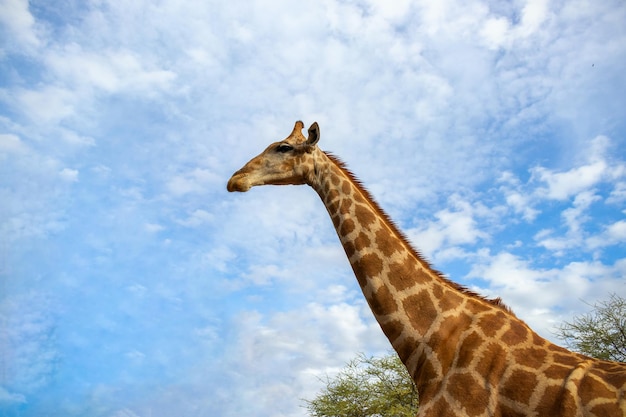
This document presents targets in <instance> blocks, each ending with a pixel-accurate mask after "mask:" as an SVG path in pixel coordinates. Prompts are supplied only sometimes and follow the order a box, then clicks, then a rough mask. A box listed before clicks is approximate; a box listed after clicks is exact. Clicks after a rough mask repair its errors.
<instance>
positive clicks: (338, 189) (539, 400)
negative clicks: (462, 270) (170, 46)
mask: <svg viewBox="0 0 626 417" xmlns="http://www.w3.org/2000/svg"><path fill="white" fill-rule="evenodd" d="M303 127H304V125H303V124H302V122H296V125H295V127H294V130H293V131H292V133H291V135H289V136H288V137H287V138H286V139H285V140H283V141H280V142H276V143H273V144H271V145H270V146H269V147H268V148H267V149H266V150H265V151H264V152H262V153H261V154H260V155H258V156H257V157H255V158H253V159H252V160H250V162H248V163H247V164H246V165H245V166H244V167H243V168H242V169H240V170H239V171H237V172H236V173H235V174H233V176H232V178H231V179H230V180H229V182H228V186H227V188H228V190H229V191H247V190H249V189H250V188H251V187H253V186H256V185H265V184H277V185H283V184H295V185H299V184H308V185H310V186H311V187H312V188H313V189H315V191H316V192H317V193H318V195H319V196H320V198H321V199H322V201H323V203H324V205H325V206H326V209H327V211H328V214H329V215H330V217H331V220H332V222H333V225H334V226H335V229H336V231H337V235H338V236H339V240H340V241H341V244H342V245H343V248H344V250H345V252H346V256H347V257H348V260H349V262H350V265H351V266H352V269H353V271H354V274H355V276H356V278H357V280H358V282H359V285H360V287H361V289H362V291H363V294H364V295H365V298H366V299H367V302H368V304H369V306H370V308H371V310H372V312H373V314H374V316H375V318H376V320H377V321H378V323H379V324H380V326H381V329H382V330H383V332H384V333H385V335H386V336H387V338H388V339H389V341H390V342H391V344H392V346H393V348H394V349H395V350H396V352H397V353H398V355H399V357H400V359H401V360H402V362H403V363H404V364H405V366H406V367H407V369H408V371H409V373H410V374H411V376H412V378H413V380H414V381H415V383H416V386H417V389H418V392H419V395H420V408H419V412H418V416H422V417H435V416H438V417H439V416H468V417H478V416H481V417H488V416H500V417H517V416H528V417H530V416H535V417H544V416H545V417H553V416H554V417H583V416H585V417H587V416H590V417H591V416H596V417H600V416H602V417H620V416H621V417H626V398H625V397H626V364H623V363H615V362H608V361H600V360H597V359H592V358H589V357H586V356H583V355H580V354H576V353H573V352H570V351H568V350H566V349H563V348H561V347H559V346H556V345H554V344H552V343H551V342H549V341H547V340H545V339H543V338H541V337H540V336H539V335H537V334H536V333H535V332H533V331H532V330H531V329H530V328H529V327H528V326H527V325H526V324H525V323H524V322H523V321H521V320H520V319H518V318H517V317H516V316H515V315H514V314H513V313H512V312H511V311H510V310H509V309H508V308H507V307H506V306H504V305H503V304H502V303H501V302H500V300H499V299H496V300H489V299H485V298H483V297H480V296H479V295H477V294H475V293H473V292H471V291H468V290H467V289H465V288H463V287H461V286H459V285H458V284H455V283H454V282H452V281H449V280H448V279H446V278H445V277H444V276H442V275H441V274H440V273H439V272H437V271H435V270H433V269H432V268H431V266H430V265H429V264H428V263H427V262H426V261H425V260H424V259H423V258H422V257H421V256H420V254H419V253H418V252H417V251H415V250H414V249H413V248H412V247H411V245H410V243H409V242H408V240H407V239H406V238H405V236H404V235H403V234H402V233H401V232H400V231H399V230H398V228H397V227H396V226H395V224H394V223H393V222H392V221H391V219H389V217H388V216H387V215H386V214H385V213H384V211H383V210H382V209H381V208H380V207H379V206H378V204H377V203H376V202H375V201H374V200H373V198H372V197H371V196H370V194H369V193H368V192H367V190H365V189H364V188H363V187H362V186H361V184H360V183H359V181H358V180H357V179H356V178H355V177H354V176H353V175H352V174H351V173H350V172H349V171H348V170H347V169H346V168H345V167H344V165H343V164H342V163H341V162H340V161H339V160H338V159H336V158H335V157H334V156H332V155H330V154H327V153H325V152H322V151H321V150H320V149H319V148H318V147H317V141H318V140H319V127H318V126H317V123H314V124H313V125H312V126H311V127H310V128H309V137H308V139H307V138H305V137H304V136H303V135H302V133H301V130H302V128H303Z"/></svg>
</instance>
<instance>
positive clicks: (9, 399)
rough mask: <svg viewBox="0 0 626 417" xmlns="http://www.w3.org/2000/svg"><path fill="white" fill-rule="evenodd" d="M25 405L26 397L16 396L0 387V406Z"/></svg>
mask: <svg viewBox="0 0 626 417" xmlns="http://www.w3.org/2000/svg"><path fill="white" fill-rule="evenodd" d="M24 403H26V397H25V396H24V395H22V394H16V393H12V392H9V391H7V390H6V389H5V388H4V387H0V404H4V405H5V406H6V405H12V404H24Z"/></svg>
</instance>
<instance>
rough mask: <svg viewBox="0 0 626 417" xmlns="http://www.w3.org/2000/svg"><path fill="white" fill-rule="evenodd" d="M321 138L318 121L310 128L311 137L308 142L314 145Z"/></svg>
mask: <svg viewBox="0 0 626 417" xmlns="http://www.w3.org/2000/svg"><path fill="white" fill-rule="evenodd" d="M318 140H320V127H319V125H318V124H317V122H314V123H313V124H312V125H311V127H310V128H309V137H308V139H307V140H306V144H307V145H309V146H313V145H315V144H316V143H317V141H318Z"/></svg>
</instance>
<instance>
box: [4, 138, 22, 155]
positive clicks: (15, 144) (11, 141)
mask: <svg viewBox="0 0 626 417" xmlns="http://www.w3.org/2000/svg"><path fill="white" fill-rule="evenodd" d="M25 150H26V145H24V143H23V142H22V141H21V140H20V138H19V137H18V136H17V135H12V134H0V155H9V154H19V153H22V152H24V151H25Z"/></svg>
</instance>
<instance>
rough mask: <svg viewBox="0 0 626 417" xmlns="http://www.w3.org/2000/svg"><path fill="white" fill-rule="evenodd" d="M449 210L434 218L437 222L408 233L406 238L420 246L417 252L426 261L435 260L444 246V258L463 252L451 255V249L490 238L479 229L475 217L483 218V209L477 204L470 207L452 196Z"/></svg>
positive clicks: (440, 212)
mask: <svg viewBox="0 0 626 417" xmlns="http://www.w3.org/2000/svg"><path fill="white" fill-rule="evenodd" d="M449 203H450V205H451V206H452V207H451V209H443V210H440V211H439V212H437V213H436V214H435V217H436V219H437V220H436V221H431V222H429V223H428V224H427V225H426V226H425V227H421V228H416V229H411V230H409V231H408V236H409V237H410V238H411V240H413V241H414V242H418V243H419V250H420V251H422V252H423V253H424V254H425V255H426V256H427V257H429V258H434V259H437V258H438V257H439V256H440V255H441V254H440V253H438V252H440V251H441V250H443V248H444V246H445V250H446V254H447V256H450V255H454V254H456V255H460V254H461V253H463V252H459V251H453V252H451V251H450V247H451V246H452V247H457V246H459V245H468V244H475V243H476V242H477V241H478V240H480V239H487V238H488V237H489V235H488V234H487V233H486V232H485V231H484V230H481V229H480V228H479V227H478V222H477V221H476V217H480V216H481V215H482V216H484V215H485V214H487V213H485V212H484V211H485V208H484V207H481V206H480V204H477V205H476V206H472V205H471V204H470V203H468V202H467V201H464V200H463V199H461V198H459V197H458V196H452V197H451V198H450V199H449Z"/></svg>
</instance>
